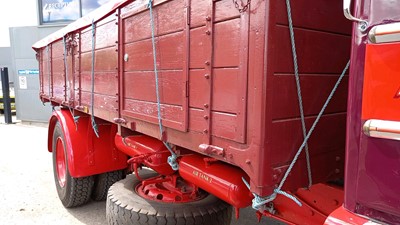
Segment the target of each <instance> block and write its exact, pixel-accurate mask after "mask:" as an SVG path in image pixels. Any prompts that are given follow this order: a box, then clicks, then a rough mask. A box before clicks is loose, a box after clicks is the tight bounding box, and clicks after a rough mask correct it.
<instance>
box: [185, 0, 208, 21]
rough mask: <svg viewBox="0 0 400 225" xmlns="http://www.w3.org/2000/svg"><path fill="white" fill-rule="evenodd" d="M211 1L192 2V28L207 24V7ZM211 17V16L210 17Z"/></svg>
mask: <svg viewBox="0 0 400 225" xmlns="http://www.w3.org/2000/svg"><path fill="white" fill-rule="evenodd" d="M209 2H210V1H209V0H197V1H191V4H190V27H199V26H204V25H205V24H206V16H207V15H206V14H207V10H206V9H207V5H208V4H209ZM209 16H211V15H209Z"/></svg>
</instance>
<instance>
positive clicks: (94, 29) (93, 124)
mask: <svg viewBox="0 0 400 225" xmlns="http://www.w3.org/2000/svg"><path fill="white" fill-rule="evenodd" d="M95 37H96V25H95V23H94V20H92V93H91V96H90V102H91V111H92V114H91V120H92V128H93V131H94V133H95V135H96V137H99V130H98V127H97V124H96V121H95V119H94V62H95V61H94V60H95V51H94V50H95V44H96V43H95Z"/></svg>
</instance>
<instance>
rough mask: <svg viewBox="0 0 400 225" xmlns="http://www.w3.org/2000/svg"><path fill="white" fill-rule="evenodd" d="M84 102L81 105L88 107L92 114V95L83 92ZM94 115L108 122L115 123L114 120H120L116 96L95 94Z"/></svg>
mask: <svg viewBox="0 0 400 225" xmlns="http://www.w3.org/2000/svg"><path fill="white" fill-rule="evenodd" d="M81 96H82V100H81V102H82V103H81V105H82V106H86V107H87V108H88V109H89V114H92V113H91V111H90V110H91V105H92V104H91V93H90V92H81ZM94 106H95V107H94V115H95V116H96V117H99V118H103V119H105V120H108V121H113V119H114V118H118V111H117V110H118V102H117V98H116V97H115V96H107V95H100V94H94Z"/></svg>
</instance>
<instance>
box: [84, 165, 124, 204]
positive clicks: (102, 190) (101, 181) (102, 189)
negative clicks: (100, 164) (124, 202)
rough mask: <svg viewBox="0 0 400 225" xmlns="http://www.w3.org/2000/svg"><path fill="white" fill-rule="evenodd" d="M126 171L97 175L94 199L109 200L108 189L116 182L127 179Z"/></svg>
mask: <svg viewBox="0 0 400 225" xmlns="http://www.w3.org/2000/svg"><path fill="white" fill-rule="evenodd" d="M125 176H126V173H125V170H117V171H111V172H107V173H102V174H99V175H96V176H95V178H94V180H95V181H94V188H93V193H92V199H93V200H95V201H104V200H106V198H107V192H108V189H109V188H110V187H111V185H113V184H114V183H115V182H117V181H119V180H121V179H123V178H125Z"/></svg>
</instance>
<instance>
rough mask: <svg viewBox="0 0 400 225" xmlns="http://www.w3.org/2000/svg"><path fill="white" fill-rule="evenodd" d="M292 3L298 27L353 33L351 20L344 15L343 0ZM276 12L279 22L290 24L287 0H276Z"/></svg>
mask: <svg viewBox="0 0 400 225" xmlns="http://www.w3.org/2000/svg"><path fill="white" fill-rule="evenodd" d="M290 4H291V7H292V9H293V10H292V18H293V23H294V26H296V27H301V28H309V29H313V30H321V31H326V32H331V33H341V34H347V35H350V34H351V26H349V21H348V20H347V19H346V18H345V17H344V16H343V11H342V8H343V3H342V1H309V0H297V1H291V2H290ZM275 14H276V22H277V23H278V24H288V20H287V12H286V2H285V1H276V9H275Z"/></svg>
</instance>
